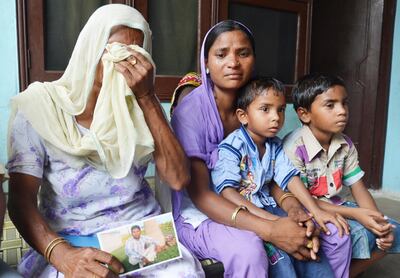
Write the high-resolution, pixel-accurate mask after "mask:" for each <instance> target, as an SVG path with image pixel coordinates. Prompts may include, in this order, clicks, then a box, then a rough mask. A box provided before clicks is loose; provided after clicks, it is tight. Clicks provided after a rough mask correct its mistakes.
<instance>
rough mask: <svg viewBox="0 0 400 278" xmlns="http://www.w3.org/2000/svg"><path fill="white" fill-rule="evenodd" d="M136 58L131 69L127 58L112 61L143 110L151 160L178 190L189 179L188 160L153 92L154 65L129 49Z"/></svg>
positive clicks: (163, 177) (162, 175) (164, 177)
mask: <svg viewBox="0 0 400 278" xmlns="http://www.w3.org/2000/svg"><path fill="white" fill-rule="evenodd" d="M130 51H131V54H132V56H133V57H134V58H135V59H136V61H137V62H136V64H135V66H134V68H133V67H132V65H131V64H130V63H129V62H127V61H121V62H119V63H116V64H115V69H116V70H117V71H119V72H120V73H122V75H123V76H124V77H125V80H126V82H127V84H128V86H129V87H130V88H131V89H132V91H133V92H134V94H135V96H136V99H137V101H138V104H139V106H140V108H141V109H142V111H143V114H144V118H145V121H146V124H147V126H148V127H149V129H150V132H151V134H152V135H153V138H154V144H155V151H154V160H155V164H156V167H157V171H158V174H159V175H160V177H161V179H162V180H164V181H165V182H167V183H168V184H169V185H170V186H171V187H172V188H173V189H175V190H180V189H182V188H183V187H184V186H186V185H187V184H188V183H189V181H190V174H189V166H188V164H189V163H188V159H187V158H186V155H185V152H184V151H183V149H182V147H181V145H180V144H179V142H178V140H177V139H176V138H175V136H174V134H173V132H172V130H171V128H170V126H169V124H168V122H167V120H166V118H165V116H164V113H163V110H162V107H161V105H160V102H159V101H158V99H157V97H156V96H155V94H154V84H153V80H154V68H153V66H152V64H151V63H150V62H149V61H148V60H147V59H146V58H145V57H144V56H143V55H142V54H140V53H138V52H136V51H134V50H130Z"/></svg>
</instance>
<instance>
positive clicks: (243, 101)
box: [236, 76, 285, 110]
mask: <svg viewBox="0 0 400 278" xmlns="http://www.w3.org/2000/svg"><path fill="white" fill-rule="evenodd" d="M270 89H273V90H275V91H276V92H278V93H282V94H284V92H285V87H284V85H283V83H282V82H281V81H279V80H277V79H275V78H273V77H265V76H259V77H255V78H253V79H251V80H250V81H249V82H248V83H247V84H246V85H245V86H243V87H242V88H241V89H240V90H239V92H238V98H237V101H236V107H237V108H240V109H243V110H246V109H247V107H248V106H249V105H250V103H252V102H253V101H254V99H255V98H256V97H257V96H259V95H261V94H262V93H263V92H264V91H265V90H270Z"/></svg>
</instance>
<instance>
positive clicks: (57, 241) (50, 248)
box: [43, 237, 67, 263]
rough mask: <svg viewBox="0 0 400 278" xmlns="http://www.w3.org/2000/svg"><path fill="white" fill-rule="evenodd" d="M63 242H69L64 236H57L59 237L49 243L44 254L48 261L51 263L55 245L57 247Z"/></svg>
mask: <svg viewBox="0 0 400 278" xmlns="http://www.w3.org/2000/svg"><path fill="white" fill-rule="evenodd" d="M63 242H67V241H66V240H65V239H64V238H63V237H57V238H55V239H53V240H52V241H50V242H49V244H47V247H46V249H45V250H44V254H43V255H44V257H45V259H46V261H48V262H49V263H50V255H51V252H52V251H53V249H54V247H56V246H57V245H58V244H60V243H63Z"/></svg>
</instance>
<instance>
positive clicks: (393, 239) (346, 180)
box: [284, 74, 400, 277]
mask: <svg viewBox="0 0 400 278" xmlns="http://www.w3.org/2000/svg"><path fill="white" fill-rule="evenodd" d="M292 96H293V106H294V109H295V110H296V112H297V115H298V117H299V119H300V121H301V122H302V123H303V126H302V127H300V128H298V129H297V130H295V131H293V132H292V133H291V134H290V135H288V136H287V137H286V138H285V140H284V149H285V152H286V154H287V155H288V157H289V158H290V160H291V161H292V163H293V164H294V165H295V166H296V168H297V169H298V170H299V171H300V176H301V179H302V181H303V183H304V185H305V187H306V188H307V189H308V190H309V192H310V193H311V194H312V195H313V196H314V197H315V198H317V199H319V202H318V205H319V206H320V207H321V208H323V209H325V210H328V211H332V212H336V213H340V214H341V215H343V216H344V217H346V218H348V219H349V220H348V222H349V225H350V231H351V239H352V251H353V252H352V253H353V254H352V258H353V261H352V264H351V270H350V276H351V277H354V276H356V275H358V274H359V273H361V272H362V271H364V270H365V269H366V267H368V266H369V265H371V264H372V263H373V262H375V261H376V260H378V259H380V258H382V257H383V256H384V255H385V252H389V253H399V252H400V241H399V239H400V230H399V228H398V226H399V223H397V222H395V221H394V220H391V219H387V218H386V217H384V216H383V215H382V213H381V212H379V210H378V208H377V206H376V204H375V201H374V199H373V198H372V196H371V194H370V193H369V192H368V190H367V189H366V187H365V186H364V183H363V181H362V177H363V175H364V172H363V171H362V170H361V168H360V166H359V165H358V154H357V150H356V148H355V146H354V144H353V143H352V141H351V139H350V138H349V137H348V136H346V135H344V134H342V132H343V130H344V128H345V126H346V124H347V121H348V112H349V111H348V106H347V92H346V88H345V85H344V82H343V80H341V79H340V78H338V77H336V76H329V75H322V74H311V75H306V76H304V77H303V78H301V79H300V80H299V81H298V82H297V84H296V86H295V87H294V89H293V94H292ZM349 191H351V194H352V197H353V198H354V200H355V202H356V203H353V202H348V201H347V196H349V193H350V192H349ZM351 194H350V195H351ZM295 195H296V194H295ZM396 226H397V229H393V228H395V227H396ZM361 259H362V260H361Z"/></svg>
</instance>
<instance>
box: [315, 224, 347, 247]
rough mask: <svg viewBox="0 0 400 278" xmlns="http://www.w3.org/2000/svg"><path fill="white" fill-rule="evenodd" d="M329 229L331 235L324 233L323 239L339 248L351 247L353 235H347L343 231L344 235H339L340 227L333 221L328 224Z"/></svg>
mask: <svg viewBox="0 0 400 278" xmlns="http://www.w3.org/2000/svg"><path fill="white" fill-rule="evenodd" d="M327 227H328V229H329V231H330V232H331V234H330V235H323V236H322V238H323V241H327V242H328V243H329V244H331V245H333V246H336V249H337V248H348V249H349V250H350V249H351V237H350V236H349V235H346V234H345V232H344V231H343V234H342V236H340V235H339V230H338V228H337V227H336V226H335V225H334V224H331V223H328V224H327Z"/></svg>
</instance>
